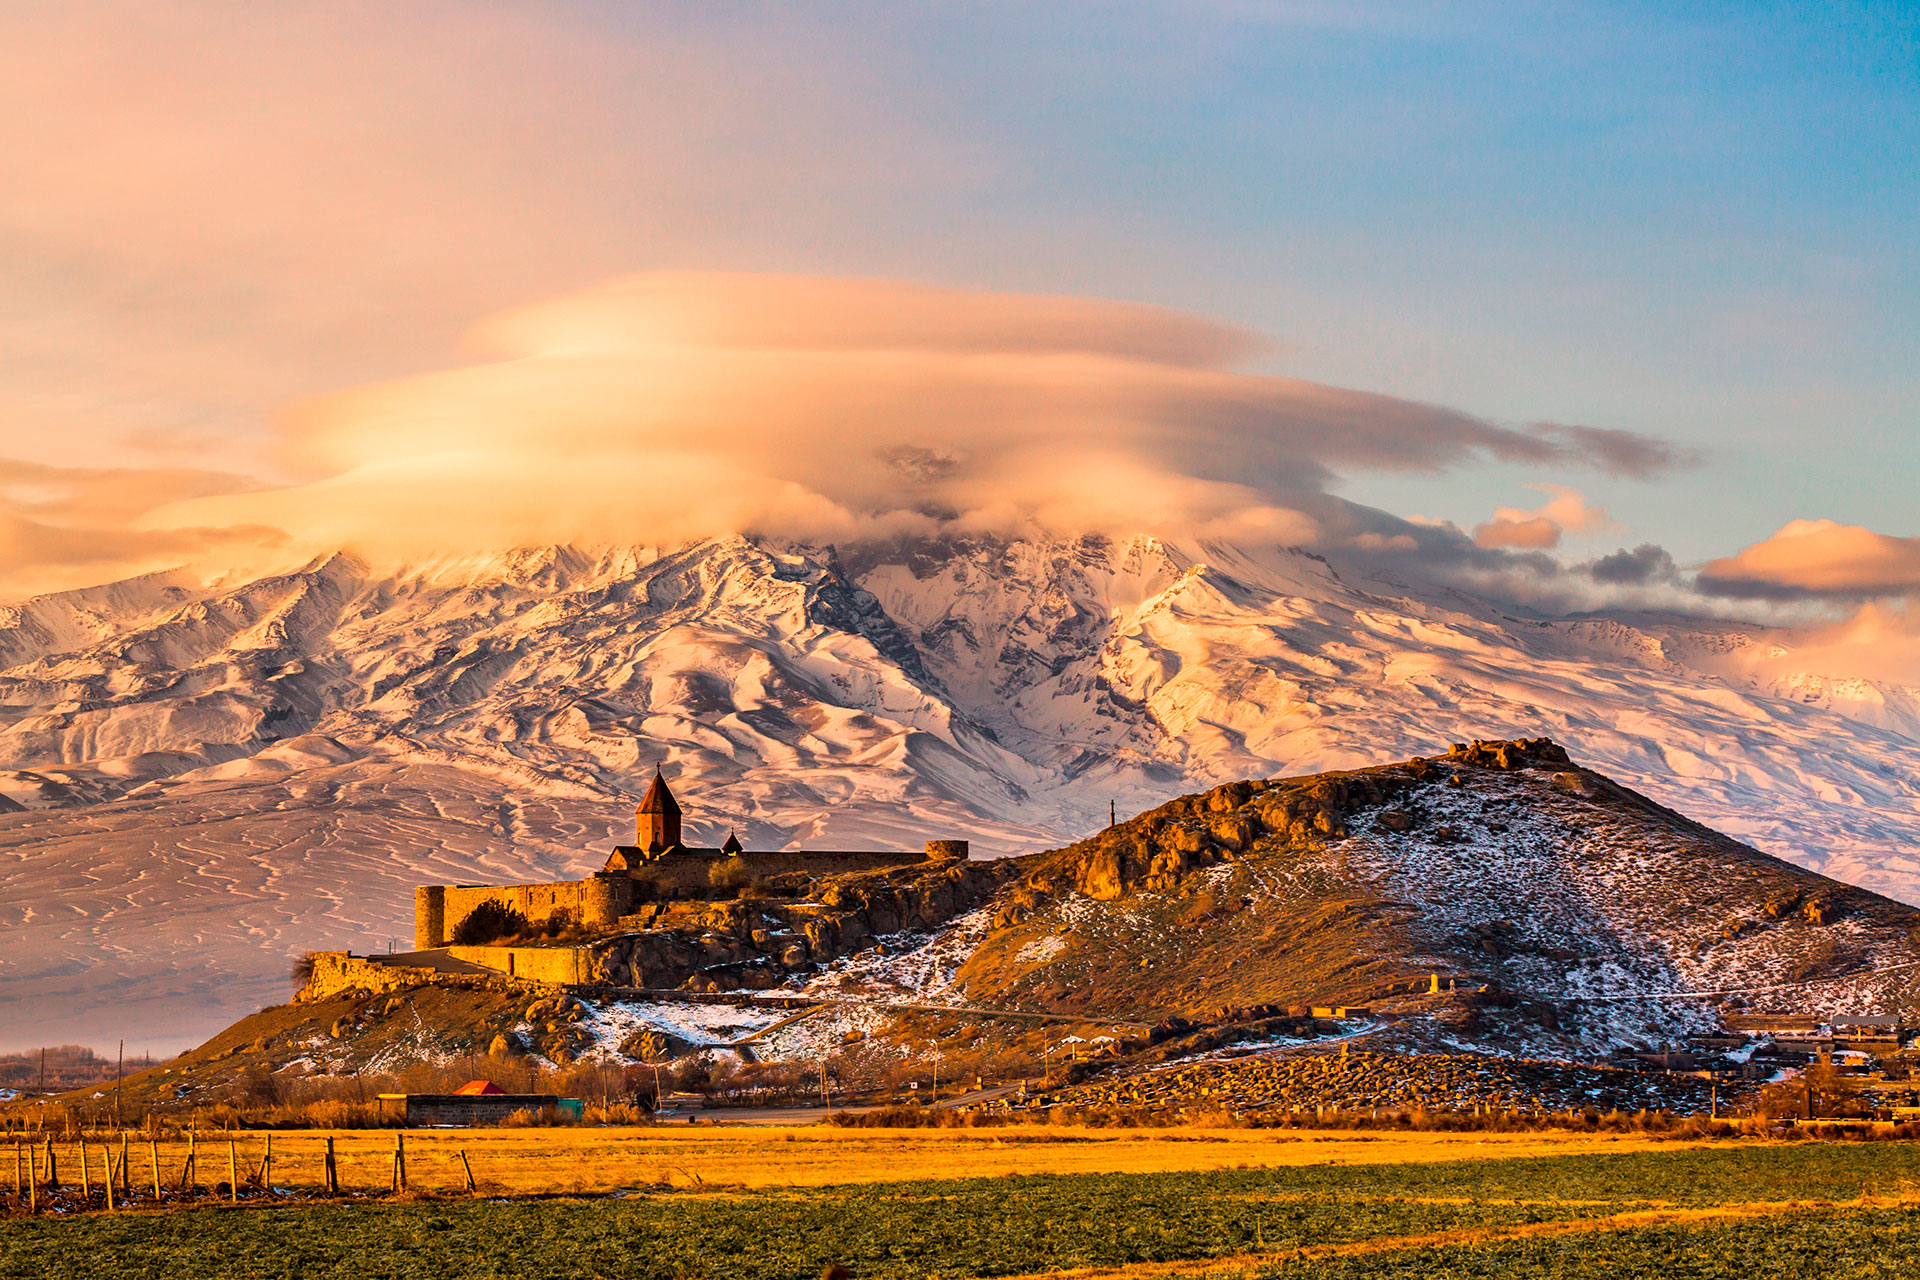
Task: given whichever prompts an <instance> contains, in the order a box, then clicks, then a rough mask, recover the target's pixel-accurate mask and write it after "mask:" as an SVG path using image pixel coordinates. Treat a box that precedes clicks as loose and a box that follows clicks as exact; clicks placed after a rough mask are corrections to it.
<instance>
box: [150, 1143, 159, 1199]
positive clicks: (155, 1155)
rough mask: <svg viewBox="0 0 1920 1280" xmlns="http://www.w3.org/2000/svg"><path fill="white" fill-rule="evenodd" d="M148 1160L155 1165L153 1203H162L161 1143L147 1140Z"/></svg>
mask: <svg viewBox="0 0 1920 1280" xmlns="http://www.w3.org/2000/svg"><path fill="white" fill-rule="evenodd" d="M147 1159H148V1160H149V1161H151V1162H152V1164H153V1202H154V1203H155V1204H159V1203H160V1141H159V1139H157V1138H148V1139H147Z"/></svg>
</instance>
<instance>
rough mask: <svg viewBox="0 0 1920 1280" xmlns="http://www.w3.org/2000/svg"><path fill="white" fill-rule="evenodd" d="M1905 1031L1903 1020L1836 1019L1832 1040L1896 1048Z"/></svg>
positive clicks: (1885, 1018)
mask: <svg viewBox="0 0 1920 1280" xmlns="http://www.w3.org/2000/svg"><path fill="white" fill-rule="evenodd" d="M1906 1031H1907V1028H1906V1024H1905V1020H1904V1019H1902V1018H1899V1017H1867V1018H1840V1017H1836V1018H1835V1019H1834V1020H1833V1038H1834V1040H1835V1041H1836V1042H1838V1043H1845V1044H1858V1045H1863V1046H1865V1045H1872V1046H1875V1047H1882V1046H1884V1047H1887V1048H1898V1047H1899V1045H1900V1041H1901V1038H1902V1037H1904V1036H1905V1035H1906Z"/></svg>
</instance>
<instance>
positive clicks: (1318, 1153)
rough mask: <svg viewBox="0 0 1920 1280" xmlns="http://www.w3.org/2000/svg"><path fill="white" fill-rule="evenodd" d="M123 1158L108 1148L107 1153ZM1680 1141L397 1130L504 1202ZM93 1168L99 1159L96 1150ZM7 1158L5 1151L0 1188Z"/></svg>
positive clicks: (300, 1169)
mask: <svg viewBox="0 0 1920 1280" xmlns="http://www.w3.org/2000/svg"><path fill="white" fill-rule="evenodd" d="M394 1134H395V1131H394V1130H391V1129H387V1130H380V1129H371V1130H369V1129H344V1130H337V1131H334V1132H332V1133H326V1132H318V1131H312V1130H297V1131H293V1132H287V1133H276V1134H275V1135H274V1139H273V1181H274V1183H275V1184H276V1185H279V1186H292V1187H296V1188H302V1189H305V1188H312V1187H317V1186H318V1185H319V1184H320V1180H321V1166H322V1162H323V1159H324V1152H325V1148H326V1142H327V1139H328V1138H331V1139H332V1140H333V1144H334V1151H335V1157H336V1160H337V1161H338V1165H339V1169H340V1183H341V1187H342V1190H345V1191H349V1192H351V1191H355V1190H374V1189H378V1190H386V1189H387V1188H388V1187H389V1185H390V1179H391V1170H392V1166H393V1147H394ZM233 1140H234V1145H235V1147H236V1149H237V1156H236V1163H237V1164H238V1166H239V1168H240V1169H241V1171H242V1178H243V1180H244V1179H245V1178H246V1176H247V1174H246V1171H247V1170H250V1169H253V1168H256V1167H257V1166H258V1165H259V1163H260V1158H261V1156H262V1155H263V1154H264V1152H265V1148H266V1139H265V1136H264V1135H263V1134H261V1133H258V1132H246V1131H243V1132H240V1133H237V1134H235V1135H233ZM227 1144H228V1135H227V1134H224V1133H217V1132H216V1133H205V1134H202V1135H201V1136H200V1137H199V1139H198V1153H197V1157H196V1161H195V1163H196V1166H197V1174H196V1181H197V1183H198V1184H199V1185H200V1186H201V1187H202V1188H206V1187H210V1186H212V1185H213V1184H214V1183H215V1182H217V1181H220V1180H222V1179H224V1178H225V1177H226V1168H227ZM113 1145H114V1150H115V1153H116V1155H115V1158H116V1159H117V1158H118V1154H117V1153H118V1150H119V1148H118V1140H117V1139H116V1140H115V1141H114V1143H113ZM1676 1145H1679V1144H1676V1143H1674V1142H1660V1141H1655V1140H1653V1139H1650V1138H1647V1137H1645V1136H1642V1135H1635V1134H1578V1133H1559V1132H1542V1133H1472V1134H1466V1133H1461V1134H1449V1133H1411V1132H1410V1133H1397V1132H1392V1131H1385V1132H1377V1133H1376V1132H1355V1131H1352V1130H1328V1131H1324V1132H1314V1131H1300V1130H1257V1129H1255V1130H1250V1129H1207V1128H1185V1129H1088V1128H1080V1127H1063V1128H1054V1127H1041V1126H1026V1125H1017V1126H1006V1127H1001V1128H986V1129H837V1128H831V1127H828V1126H825V1125H807V1126H800V1127H796V1128H791V1129H778V1128H770V1129H753V1128H744V1127H727V1126H716V1125H698V1126H696V1125H689V1126H687V1127H685V1128H676V1127H668V1126H664V1125H662V1126H653V1127H645V1126H643V1127H636V1128H630V1129H613V1128H607V1129H602V1128H552V1129H424V1130H422V1129H412V1130H407V1131H406V1161H407V1177H408V1184H409V1186H410V1187H412V1188H414V1189H417V1190H423V1191H429V1192H436V1191H437V1192H446V1193H452V1192H455V1191H462V1190H464V1188H465V1177H464V1172H463V1170H462V1168H461V1165H460V1153H461V1152H462V1151H465V1152H466V1155H467V1160H468V1163H469V1164H470V1165H471V1166H472V1169H473V1172H474V1177H475V1178H476V1180H477V1181H478V1182H479V1184H480V1188H481V1190H482V1191H483V1192H489V1193H505V1194H512V1195H553V1194H568V1193H571V1194H589V1195H590V1194H598V1193H606V1192H614V1191H632V1190H640V1189H653V1188H668V1187H676V1188H687V1187H701V1186H704V1187H706V1188H707V1189H710V1190H724V1189H730V1188H731V1189H759V1188H766V1187H811V1186H828V1185H835V1184H851V1183H863V1182H892V1181H897V1180H899V1179H900V1178H902V1177H907V1176H918V1177H927V1178H983V1177H1001V1176H1005V1175H1009V1174H1058V1173H1175V1172H1187V1171H1200V1170H1209V1169H1231V1168H1237V1167H1255V1168H1267V1167H1280V1166H1289V1165H1305V1164H1374V1163H1383V1162H1395V1163H1398V1162H1423V1163H1424V1162H1429V1161H1435V1160H1458V1159H1463V1158H1469V1159H1471V1158H1480V1157H1483V1156H1486V1155H1490V1154H1495V1153H1498V1154H1501V1155H1511V1156H1532V1155H1544V1154H1550V1153H1560V1152H1574V1151H1612V1152H1618V1151H1634V1150H1649V1149H1655V1148H1658V1149H1663V1150H1664V1149H1671V1148H1673V1147H1674V1146H1676ZM54 1148H55V1151H56V1153H57V1154H58V1155H59V1158H60V1160H61V1161H62V1164H63V1167H64V1169H65V1170H66V1171H67V1172H66V1173H65V1175H64V1176H65V1179H66V1180H67V1181H69V1182H71V1181H75V1180H77V1177H78V1175H77V1173H75V1172H73V1171H74V1170H76V1169H77V1168H78V1159H79V1157H78V1154H77V1148H76V1147H75V1146H74V1144H73V1143H71V1142H68V1143H61V1142H58V1141H56V1142H55V1143H54ZM186 1151H187V1144H186V1142H185V1141H184V1140H174V1141H162V1142H160V1143H159V1144H158V1147H157V1152H155V1153H153V1154H157V1156H158V1160H159V1164H160V1172H161V1181H162V1184H163V1185H165V1186H168V1187H172V1186H174V1185H176V1184H177V1182H178V1180H179V1176H180V1170H181V1167H182V1164H183V1162H184V1160H185V1156H186ZM92 1159H93V1161H94V1162H95V1167H96V1168H98V1167H99V1165H100V1162H101V1160H102V1157H101V1155H100V1153H99V1144H98V1143H94V1144H93V1154H92ZM151 1160H152V1156H151V1155H150V1153H149V1151H148V1149H147V1145H146V1143H145V1142H143V1141H136V1142H135V1143H134V1144H133V1146H132V1148H131V1156H130V1161H131V1169H132V1178H131V1181H132V1183H133V1188H134V1191H135V1192H136V1193H138V1192H139V1191H140V1189H141V1187H142V1186H143V1185H145V1186H148V1187H149V1188H150V1186H151ZM12 1164H13V1155H12V1153H11V1151H9V1150H8V1149H7V1147H6V1146H4V1145H0V1165H4V1166H5V1167H4V1168H0V1187H4V1186H5V1185H6V1179H7V1178H8V1177H9V1176H10V1175H9V1174H8V1173H7V1172H6V1169H10V1168H11V1167H12Z"/></svg>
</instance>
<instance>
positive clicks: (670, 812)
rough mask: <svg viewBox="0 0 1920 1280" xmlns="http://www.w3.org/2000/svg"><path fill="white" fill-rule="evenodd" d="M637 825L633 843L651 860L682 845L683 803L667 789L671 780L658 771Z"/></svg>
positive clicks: (636, 812) (637, 814) (638, 813)
mask: <svg viewBox="0 0 1920 1280" xmlns="http://www.w3.org/2000/svg"><path fill="white" fill-rule="evenodd" d="M633 825H634V841H633V842H634V843H635V844H637V845H639V846H640V848H641V849H642V850H644V851H645V852H646V853H647V854H648V855H649V856H654V855H658V854H662V853H665V852H666V851H667V850H669V849H672V848H675V847H677V846H678V845H679V843H680V802H679V801H678V800H675V799H674V798H673V792H671V791H669V790H668V789H667V780H666V779H665V778H663V777H661V776H660V770H659V769H658V768H655V769H654V771H653V785H652V786H650V787H648V788H647V794H646V795H645V796H644V797H642V799H641V801H640V807H639V808H638V809H636V810H634V824H633Z"/></svg>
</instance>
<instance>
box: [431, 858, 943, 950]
mask: <svg viewBox="0 0 1920 1280" xmlns="http://www.w3.org/2000/svg"><path fill="white" fill-rule="evenodd" d="M967 857H968V847H967V842H966V841H965V840H929V841H928V842H927V847H926V852H925V853H924V854H918V853H907V852H886V851H879V852H875V851H850V850H825V851H815V850H804V851H799V852H793V853H758V852H749V853H737V854H725V853H721V852H720V851H719V850H717V849H715V850H710V851H709V850H697V851H695V850H682V851H680V852H678V853H673V854H669V855H668V856H666V857H663V858H660V859H657V860H656V861H653V862H646V863H641V864H640V865H638V866H636V867H635V868H634V869H633V870H632V871H631V872H604V871H603V872H596V873H595V874H593V875H591V876H589V877H588V878H586V879H585V880H561V881H555V882H552V883H546V884H497V885H471V884H461V885H444V884H436V885H421V886H420V887H418V888H416V889H415V890H414V892H413V945H414V948H415V949H416V950H419V951H431V950H433V949H435V948H436V947H444V946H446V945H447V944H448V943H449V942H450V941H452V938H453V932H454V930H456V929H458V928H459V927H460V922H461V921H463V920H465V919H466V918H467V917H468V916H469V915H471V914H472V913H473V911H474V909H475V908H476V907H478V906H480V904H481V903H483V902H497V903H499V904H500V905H501V906H504V907H510V908H512V909H513V910H515V911H518V912H519V913H520V914H521V915H523V916H525V917H526V918H527V919H528V920H529V921H531V922H532V923H534V924H539V923H542V922H543V921H545V920H546V919H548V918H549V917H550V916H552V915H553V914H554V913H555V912H556V911H565V912H567V913H569V914H570V915H572V916H573V918H574V919H575V920H577V921H579V922H580V923H581V924H583V925H586V926H588V927H589V928H596V929H610V928H613V927H615V926H616V925H617V924H618V922H619V920H620V917H621V916H624V915H627V914H629V913H630V912H631V911H632V910H633V908H634V904H635V903H636V902H650V901H658V900H661V899H668V898H676V897H681V898H690V897H698V896H701V895H703V894H705V893H706V892H707V891H708V890H709V889H710V887H711V886H712V884H713V877H714V874H715V868H716V867H719V866H722V865H724V866H725V867H726V868H727V874H729V875H733V876H738V877H740V878H741V879H743V880H748V881H751V880H767V879H772V878H774V877H776V876H783V875H792V874H794V873H796V872H798V873H802V874H806V875H823V876H830V875H842V874H845V873H847V872H853V871H877V870H882V869H884V868H887V867H903V866H911V865H913V864H915V863H919V862H922V861H939V862H946V861H964V860H965V859H966V858H967Z"/></svg>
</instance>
